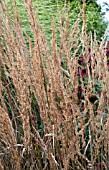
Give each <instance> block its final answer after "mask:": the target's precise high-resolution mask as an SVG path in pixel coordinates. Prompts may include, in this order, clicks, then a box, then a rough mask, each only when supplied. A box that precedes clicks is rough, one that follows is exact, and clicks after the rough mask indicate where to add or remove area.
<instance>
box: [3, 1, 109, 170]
mask: <svg viewBox="0 0 109 170" xmlns="http://www.w3.org/2000/svg"><path fill="white" fill-rule="evenodd" d="M24 7H25V9H26V10H27V14H28V22H29V24H30V28H31V32H32V34H33V37H34V40H31V38H30V37H29V35H28V34H27V33H26V31H25V32H23V30H22V23H21V21H20V20H19V16H18V11H17V7H16V6H14V8H12V9H14V10H13V11H12V13H13V21H12V20H11V19H10V17H9V15H8V10H7V6H6V4H5V2H4V0H3V1H0V12H1V14H0V16H1V18H0V20H1V21H0V23H1V25H0V76H1V79H0V169H1V170H2V169H3V170H24V169H25V170H56V169H57V170H62V169H64V170H71V169H73V170H76V169H81V170H82V169H83V170H86V169H97V168H98V167H99V168H100V169H108V168H109V165H108V160H109V130H108V129H109V116H108V113H109V110H108V109H109V70H108V66H107V56H106V53H105V50H104V48H105V47H106V45H105V38H104V39H103V41H102V42H100V44H99V43H98V42H97V39H96V34H95V35H93V36H92V34H91V33H90V35H87V34H86V23H85V14H84V11H85V1H83V9H82V10H81V11H80V14H79V15H78V19H77V21H76V22H75V24H74V25H73V26H72V28H71V27H70V28H69V15H68V14H69V9H68V14H66V13H65V12H64V11H63V14H62V18H61V20H60V30H59V31H60V44H59V43H58V42H57V37H56V28H55V24H54V18H53V19H52V24H51V25H52V39H51V45H50V46H48V45H47V41H46V36H45V34H44V31H42V30H41V29H40V26H39V24H38V21H37V15H36V13H35V11H34V8H33V4H32V0H25V1H24ZM79 17H82V20H83V26H82V31H81V30H80V26H79ZM69 29H70V30H69ZM33 42H34V44H33ZM57 44H58V45H57ZM89 48H90V51H89ZM84 71H85V72H84ZM83 73H85V74H83Z"/></svg>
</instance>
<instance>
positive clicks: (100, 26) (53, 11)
mask: <svg viewBox="0 0 109 170" xmlns="http://www.w3.org/2000/svg"><path fill="white" fill-rule="evenodd" d="M6 2H7V3H8V7H9V13H10V14H11V8H10V5H9V4H10V3H9V2H10V0H6ZM66 2H67V4H69V2H70V7H71V11H70V19H71V20H70V25H73V24H74V22H75V21H76V19H77V17H78V14H79V12H80V9H81V8H82V1H81V0H70V1H69V0H68V1H66ZM33 4H34V9H35V10H36V11H37V18H38V21H39V24H40V27H41V28H42V29H44V31H45V34H46V37H47V40H48V42H50V40H51V35H52V34H51V32H52V29H51V21H52V17H54V19H55V26H56V29H57V30H59V12H58V9H59V11H62V9H63V6H64V0H63V1H60V0H49V1H48V0H41V1H38V0H33ZM86 4H87V8H86V23H87V32H90V31H92V32H93V33H94V31H95V32H96V33H97V36H98V38H99V40H100V39H101V37H102V36H103V34H104V32H105V30H106V27H107V22H106V21H104V20H103V18H104V13H101V7H100V6H99V5H98V4H97V3H96V1H95V0H92V1H89V0H87V1H86ZM57 7H58V8H57ZM17 8H18V11H19V18H20V19H21V20H22V28H23V30H24V31H26V32H27V34H28V35H29V36H30V37H32V33H31V29H30V26H29V24H28V18H27V13H26V10H25V8H24V5H23V0H17ZM81 26H82V21H80V27H81ZM57 35H58V39H59V34H57ZM32 40H33V37H32Z"/></svg>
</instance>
